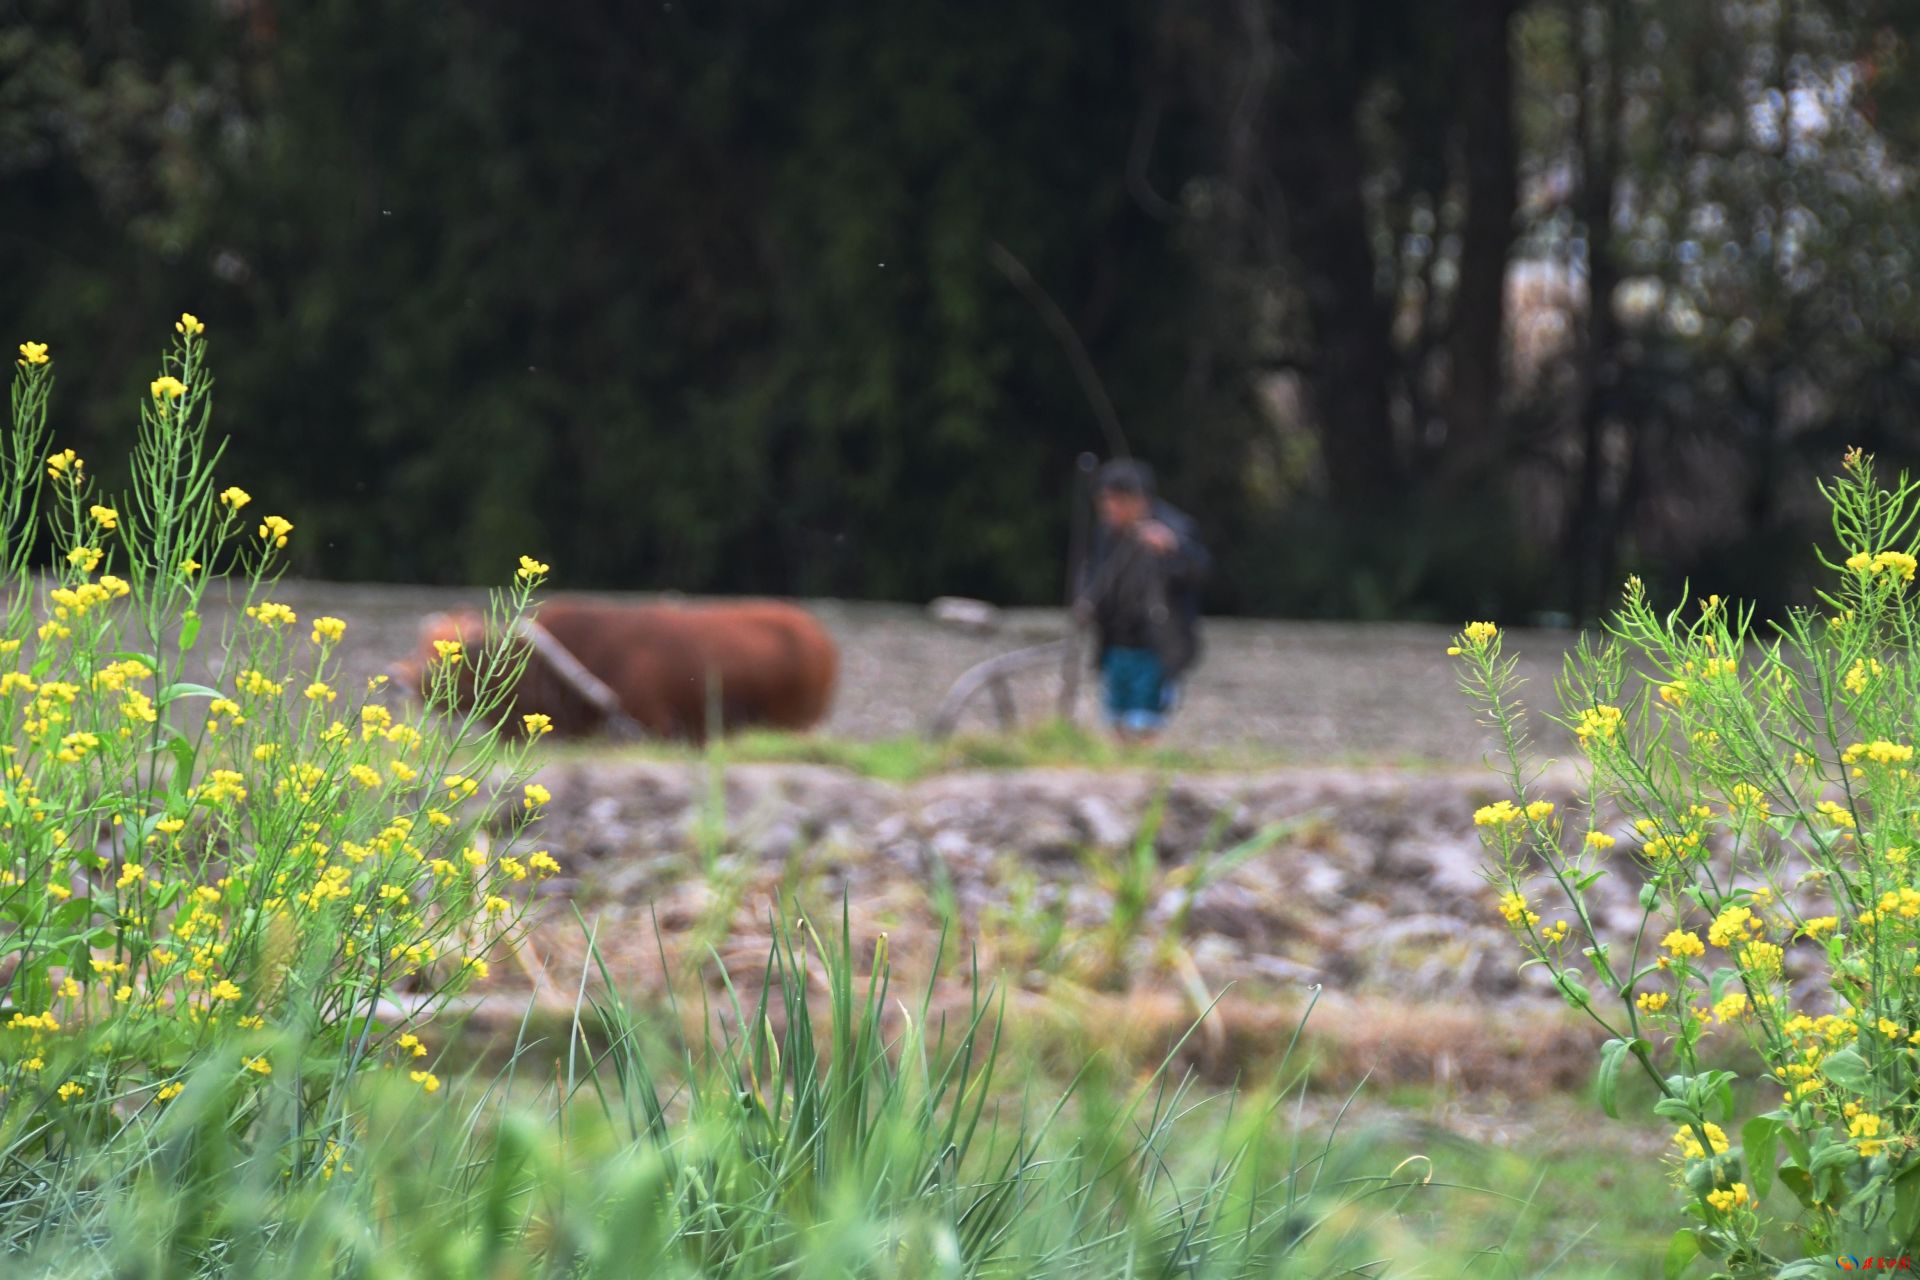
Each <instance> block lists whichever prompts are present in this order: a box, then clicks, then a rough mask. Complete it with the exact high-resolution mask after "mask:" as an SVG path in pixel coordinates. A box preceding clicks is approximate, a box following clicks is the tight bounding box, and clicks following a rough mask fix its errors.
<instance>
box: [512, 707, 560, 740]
mask: <svg viewBox="0 0 1920 1280" xmlns="http://www.w3.org/2000/svg"><path fill="white" fill-rule="evenodd" d="M520 723H521V725H523V726H524V727H525V728H526V731H527V736H528V737H529V738H538V737H540V736H541V735H542V734H548V733H552V732H553V717H552V716H547V715H542V714H540V713H539V712H538V711H531V712H528V713H527V714H526V715H524V716H521V717H520Z"/></svg>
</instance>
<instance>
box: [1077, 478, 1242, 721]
mask: <svg viewBox="0 0 1920 1280" xmlns="http://www.w3.org/2000/svg"><path fill="white" fill-rule="evenodd" d="M1093 501H1094V511H1095V514H1096V515H1097V517H1098V527H1097V529H1096V531H1095V534H1094V539H1093V550H1092V553H1091V554H1090V555H1089V556H1088V557H1087V563H1086V566H1085V568H1084V569H1083V570H1082V573H1081V576H1080V583H1079V598H1078V600H1077V602H1076V604H1075V614H1076V616H1077V617H1078V618H1079V619H1080V620H1081V621H1082V622H1091V623H1092V624H1093V627H1094V630H1095V632H1096V634H1097V643H1096V645H1095V648H1094V653H1095V662H1096V665H1097V666H1098V668H1099V671H1100V677H1101V682H1102V685H1103V687H1104V690H1105V695H1106V711H1107V719H1108V720H1109V722H1111V724H1112V725H1113V729H1114V732H1115V733H1116V734H1118V735H1119V736H1120V738H1121V739H1122V740H1124V741H1128V742H1150V741H1152V739H1153V738H1154V736H1155V735H1156V734H1158V733H1159V732H1160V730H1161V728H1162V727H1163V726H1164V725H1165V724H1166V718H1167V714H1168V713H1169V712H1170V711H1172V710H1173V707H1174V703H1175V701H1176V695H1177V693H1178V691H1179V686H1180V678H1181V677H1182V676H1183V675H1185V674H1186V672H1187V670H1188V669H1189V668H1191V667H1192V666H1193V664H1194V661H1195V660H1196V659H1197V658H1198V657H1199V656H1200V626H1199V624H1200V596H1199V592H1200V583H1201V581H1202V579H1204V578H1205V577H1206V574H1207V570H1208V568H1209V567H1211V565H1212V559H1211V557H1209V556H1208V555H1207V549H1206V548H1205V547H1203V546H1202V545H1200V538H1199V535H1198V533H1197V532H1196V530H1195V529H1194V524H1193V520H1192V519H1191V518H1190V517H1189V516H1188V515H1187V514H1186V513H1185V512H1182V511H1180V510H1178V509H1177V508H1175V507H1173V506H1171V505H1169V504H1168V503H1166V502H1163V501H1161V500H1160V499H1159V497H1158V496H1156V494H1155V493H1154V483H1153V471H1152V470H1151V469H1150V468H1149V467H1148V466H1147V465H1146V464H1145V463H1142V462H1135V461H1133V460H1132V459H1128V458H1120V459H1116V460H1114V461H1112V462H1109V463H1107V464H1106V465H1105V466H1104V467H1102V468H1101V469H1100V473H1099V475H1098V476H1097V477H1096V479H1095V481H1094V495H1093Z"/></svg>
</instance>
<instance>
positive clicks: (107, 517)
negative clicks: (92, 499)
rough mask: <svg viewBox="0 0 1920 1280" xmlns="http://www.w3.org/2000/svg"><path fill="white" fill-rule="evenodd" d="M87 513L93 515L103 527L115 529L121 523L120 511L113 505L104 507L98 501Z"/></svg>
mask: <svg viewBox="0 0 1920 1280" xmlns="http://www.w3.org/2000/svg"><path fill="white" fill-rule="evenodd" d="M87 514H88V515H90V516H92V517H93V518H94V521H95V522H96V523H98V524H99V526H100V527H101V528H102V529H115V528H118V527H119V525H120V513H119V512H118V511H115V510H114V509H113V508H112V507H103V506H101V505H100V504H99V503H97V502H96V503H95V504H94V505H93V506H91V507H88V508H87Z"/></svg>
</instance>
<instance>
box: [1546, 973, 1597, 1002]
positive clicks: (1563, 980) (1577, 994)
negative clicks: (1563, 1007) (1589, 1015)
mask: <svg viewBox="0 0 1920 1280" xmlns="http://www.w3.org/2000/svg"><path fill="white" fill-rule="evenodd" d="M1553 981H1554V985H1556V986H1558V987H1559V988H1560V994H1561V995H1563V996H1565V997H1566V999H1567V1003H1568V1004H1570V1005H1572V1006H1573V1007H1574V1008H1576V1009H1584V1008H1586V1007H1587V1006H1588V1005H1589V1004H1591V1003H1593V997H1592V996H1590V995H1588V994H1587V989H1586V988H1585V987H1584V986H1582V985H1581V984H1580V979H1579V977H1578V976H1577V975H1576V974H1575V973H1574V972H1573V971H1572V970H1570V969H1569V970H1564V971H1562V972H1560V973H1556V974H1555V975H1554V976H1553Z"/></svg>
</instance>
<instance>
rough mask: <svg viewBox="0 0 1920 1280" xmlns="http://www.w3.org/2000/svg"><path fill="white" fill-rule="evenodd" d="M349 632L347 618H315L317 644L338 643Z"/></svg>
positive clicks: (314, 640) (314, 638)
mask: <svg viewBox="0 0 1920 1280" xmlns="http://www.w3.org/2000/svg"><path fill="white" fill-rule="evenodd" d="M346 634H347V624H346V622H345V620H343V619H340V618H334V617H323V618H315V619H314V620H313V642H314V643H315V644H338V643H340V638H341V637H342V636H344V635H346Z"/></svg>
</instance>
